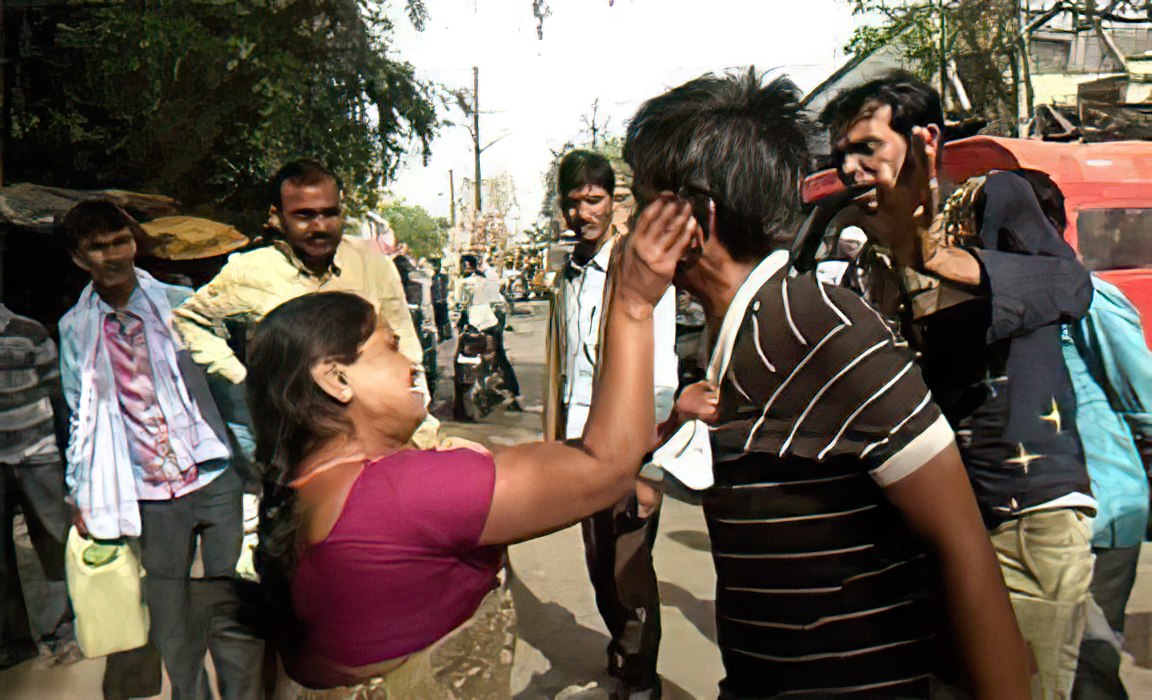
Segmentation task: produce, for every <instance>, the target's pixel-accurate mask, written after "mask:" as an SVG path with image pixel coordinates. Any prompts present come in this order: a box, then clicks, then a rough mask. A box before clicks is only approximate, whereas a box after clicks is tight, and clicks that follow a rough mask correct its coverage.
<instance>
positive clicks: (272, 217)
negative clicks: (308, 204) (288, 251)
mask: <svg viewBox="0 0 1152 700" xmlns="http://www.w3.org/2000/svg"><path fill="white" fill-rule="evenodd" d="M268 226H271V227H272V228H274V229H276V230H277V231H279V232H281V233H283V232H284V225H283V224H281V223H280V210H279V209H277V208H276V205H275V204H273V205H271V206H269V207H268Z"/></svg>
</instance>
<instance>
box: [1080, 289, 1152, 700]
mask: <svg viewBox="0 0 1152 700" xmlns="http://www.w3.org/2000/svg"><path fill="white" fill-rule="evenodd" d="M1092 285H1093V287H1094V288H1095V290H1096V294H1095V296H1094V297H1093V299H1092V306H1091V308H1090V309H1089V310H1088V315H1087V316H1085V317H1084V318H1083V319H1082V320H1081V321H1080V322H1079V323H1077V324H1075V325H1071V326H1067V327H1066V328H1065V333H1064V360H1065V362H1066V363H1067V365H1068V371H1069V372H1070V373H1071V374H1072V385H1073V387H1074V388H1075V391H1076V421H1077V423H1078V424H1079V425H1081V426H1083V427H1084V430H1081V431H1080V441H1081V442H1082V443H1083V445H1084V455H1085V457H1086V458H1087V462H1088V475H1089V476H1090V477H1091V479H1092V492H1093V493H1094V494H1095V495H1096V500H1097V501H1098V502H1099V504H1100V505H1099V510H1098V511H1097V514H1096V519H1095V521H1094V522H1093V524H1092V525H1093V527H1092V530H1093V534H1092V551H1093V553H1095V555H1096V566H1095V569H1094V570H1093V572H1092V587H1091V590H1092V598H1093V599H1094V600H1095V602H1096V607H1095V608H1093V609H1092V610H1091V611H1090V612H1089V616H1088V631H1087V633H1086V634H1085V637H1084V641H1083V643H1082V644H1081V647H1080V665H1079V667H1078V668H1077V669H1076V685H1075V688H1074V691H1073V697H1078V698H1095V697H1109V698H1126V697H1128V695H1127V693H1126V692H1125V691H1124V684H1123V683H1122V682H1121V681H1120V648H1121V640H1122V638H1123V634H1124V608H1125V607H1126V606H1127V604H1128V596H1129V595H1130V594H1131V593H1132V585H1133V584H1134V583H1135V582H1136V565H1137V562H1138V561H1139V558H1140V543H1141V542H1143V541H1144V537H1145V531H1146V529H1147V526H1148V473H1147V468H1148V466H1149V464H1148V457H1149V452H1148V450H1149V448H1152V352H1149V351H1148V346H1147V345H1145V344H1144V332H1143V330H1142V329H1141V327H1140V314H1139V313H1138V312H1137V311H1136V308H1135V307H1134V306H1132V303H1131V302H1129V301H1128V299H1126V298H1125V297H1124V295H1123V294H1122V293H1121V292H1120V290H1119V289H1117V288H1116V287H1114V286H1113V285H1111V284H1109V283H1107V282H1105V281H1104V280H1102V279H1100V278H1099V277H1096V276H1095V275H1093V277H1092ZM1141 448H1143V449H1141ZM1101 613H1102V615H1101ZM1094 623H1095V624H1094ZM1105 623H1106V624H1105Z"/></svg>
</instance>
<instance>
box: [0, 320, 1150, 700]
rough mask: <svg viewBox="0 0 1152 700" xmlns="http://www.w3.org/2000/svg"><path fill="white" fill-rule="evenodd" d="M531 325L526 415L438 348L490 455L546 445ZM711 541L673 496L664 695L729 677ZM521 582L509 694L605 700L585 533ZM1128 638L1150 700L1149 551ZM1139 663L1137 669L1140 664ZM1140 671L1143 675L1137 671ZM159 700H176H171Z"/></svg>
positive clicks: (68, 680)
mask: <svg viewBox="0 0 1152 700" xmlns="http://www.w3.org/2000/svg"><path fill="white" fill-rule="evenodd" d="M517 310H518V311H519V312H526V314H527V315H512V316H509V322H510V324H511V325H512V330H510V331H509V332H507V333H506V334H505V339H506V343H507V347H508V354H509V357H510V358H511V360H512V363H513V364H514V365H515V367H516V372H517V375H518V376H519V379H520V383H521V385H522V387H523V391H524V401H523V403H524V406H525V409H526V410H525V412H524V413H507V412H505V411H504V410H502V409H497V410H496V411H495V412H494V413H493V414H492V415H490V416H488V417H487V418H485V419H484V420H483V421H482V422H481V423H478V424H457V423H453V422H450V421H447V420H446V418H448V417H450V416H451V392H452V381H451V360H452V357H453V353H454V351H455V342H454V341H451V342H448V343H444V344H442V345H441V346H440V352H439V358H440V364H441V367H442V370H441V371H442V373H443V374H442V375H441V376H442V377H443V379H442V381H441V383H440V388H439V390H438V394H439V396H438V400H437V402H436V405H435V407H434V408H435V410H436V413H437V414H438V415H439V416H440V417H441V420H444V428H445V431H446V432H447V433H448V434H450V435H457V436H460V437H465V438H469V439H472V440H476V441H478V442H481V443H484V444H486V445H489V446H491V447H493V448H498V447H501V446H506V445H512V444H516V443H519V442H522V441H525V440H535V439H539V438H540V430H541V427H540V396H541V382H542V378H543V358H544V345H545V328H546V321H547V304H546V303H543V302H530V303H524V304H518V305H517ZM18 544H19V553H20V556H21V561H22V563H23V562H27V565H26V566H24V567H23V568H24V569H26V570H27V571H28V572H29V578H31V579H32V580H31V581H30V582H29V584H27V585H26V594H27V595H28V597H29V598H30V599H32V605H31V606H30V607H31V608H32V611H33V613H32V614H33V617H34V622H35V621H36V620H37V619H38V618H40V617H43V613H44V612H45V611H44V609H43V607H44V606H43V605H42V604H41V605H37V602H36V601H37V600H40V601H42V600H43V593H42V592H43V590H44V587H45V585H47V584H45V583H44V582H43V580H42V576H41V575H40V573H39V569H38V566H37V565H36V564H35V563H34V560H35V557H34V556H33V555H32V552H31V548H30V545H29V543H28V541H27V538H26V536H24V537H21V538H18ZM708 548H709V542H708V534H707V531H706V529H705V526H704V520H703V517H702V516H701V514H700V510H699V508H698V507H696V506H694V505H691V504H689V503H687V502H684V501H681V500H676V499H673V498H667V499H665V501H664V512H663V514H662V516H661V521H660V534H659V537H658V539H657V542H656V552H655V560H656V571H657V575H658V578H659V581H660V594H661V598H662V601H663V605H662V610H661V612H662V621H663V629H664V636H663V642H662V644H661V649H660V664H659V670H660V674H661V676H662V677H663V679H664V697H665V698H668V699H669V700H681V699H684V698H714V697H716V684H717V682H718V681H719V680H720V678H721V677H722V676H723V668H722V666H721V663H720V654H719V652H718V650H717V648H716V645H715V641H714V640H715V638H716V631H715V622H714V617H713V616H714V604H713V599H714V588H715V575H714V573H713V570H712V560H711V557H710V556H709V554H708ZM510 557H511V561H512V567H513V570H514V572H515V584H514V588H513V593H514V597H515V602H516V610H517V618H518V627H519V635H520V640H519V642H518V644H517V647H516V660H515V666H514V670H513V693H514V695H515V697H516V698H517V699H518V700H538V699H541V698H555V697H562V698H582V699H592V698H606V697H607V689H609V688H611V684H610V679H609V678H608V677H607V674H606V673H605V672H604V668H605V662H606V656H605V648H606V646H607V644H608V635H607V631H606V630H605V628H604V625H603V623H602V622H601V620H600V616H599V613H598V612H597V611H596V606H595V603H594V601H593V597H592V587H591V585H590V584H589V583H588V576H587V572H586V570H585V567H584V548H583V543H582V541H581V538H580V530H579V527H570V528H567V529H565V530H562V531H560V532H557V533H554V534H552V535H549V536H547V537H543V538H540V539H537V540H533V541H530V542H525V543H523V544H519V545H515V546H513V547H512V548H511V550H510ZM1128 612H1129V617H1128V639H1127V645H1126V646H1127V648H1128V650H1129V652H1131V653H1130V654H1128V655H1126V660H1125V668H1124V678H1125V682H1126V684H1127V685H1128V690H1129V693H1130V695H1131V697H1133V698H1152V552H1150V551H1149V549H1148V548H1146V550H1145V552H1144V556H1143V557H1142V559H1141V566H1140V577H1139V578H1138V579H1137V582H1136V589H1135V591H1134V593H1133V596H1132V601H1131V603H1130V604H1129V606H1128ZM1137 662H1138V663H1137ZM1138 664H1139V665H1138ZM103 670H104V661H103V660H102V659H92V660H86V661H82V662H80V663H78V664H75V665H73V666H69V667H65V668H56V669H44V668H42V667H41V666H40V665H39V663H38V662H37V661H30V662H27V663H25V664H22V665H21V666H18V667H16V668H14V669H10V670H8V671H6V672H3V673H0V689H2V690H0V697H4V698H8V699H10V700H46V699H54V698H62V699H72V698H76V699H86V698H99V697H100V681H101V678H102V677H103ZM158 697H164V698H166V697H168V694H167V692H165V694H164V695H162V696H158Z"/></svg>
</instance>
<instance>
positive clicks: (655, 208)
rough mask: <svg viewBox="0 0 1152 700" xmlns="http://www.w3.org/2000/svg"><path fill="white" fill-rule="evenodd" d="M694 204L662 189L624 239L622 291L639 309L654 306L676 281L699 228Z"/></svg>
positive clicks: (620, 282) (621, 272)
mask: <svg viewBox="0 0 1152 700" xmlns="http://www.w3.org/2000/svg"><path fill="white" fill-rule="evenodd" d="M698 228H699V227H698V225H697V223H696V219H695V218H693V217H692V205H691V204H690V203H688V202H685V201H683V200H680V199H677V198H676V196H675V195H674V194H672V193H671V192H662V193H661V194H660V196H659V197H657V198H656V200H655V201H653V202H652V203H651V204H649V205H648V206H647V207H645V208H644V211H643V212H642V213H641V214H640V217H639V219H637V221H636V227H635V229H634V230H633V231H632V233H631V234H630V235H629V236H627V237H626V238H625V239H624V251H623V253H624V255H623V261H622V263H621V267H622V269H621V271H620V276H619V278H618V279H619V281H618V285H619V289H618V293H619V295H620V298H621V299H622V300H623V301H624V302H625V303H627V304H629V305H630V307H632V308H634V309H635V310H637V311H638V310H640V309H646V310H647V312H648V313H649V314H650V313H651V311H652V309H653V308H654V307H655V306H656V304H658V303H659V302H660V299H661V297H663V296H664V291H665V290H666V289H668V285H669V284H671V283H672V275H673V274H675V272H676V264H677V263H678V262H680V257H681V256H682V255H683V254H684V250H685V249H686V248H687V247H688V244H689V243H690V242H691V241H692V238H693V236H695V235H696V233H697V231H698Z"/></svg>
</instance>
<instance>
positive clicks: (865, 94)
mask: <svg viewBox="0 0 1152 700" xmlns="http://www.w3.org/2000/svg"><path fill="white" fill-rule="evenodd" d="M883 105H887V106H888V107H890V108H891V109H892V122H891V124H892V130H893V131H896V132H898V133H900V134H903V135H904V137H905V138H908V137H909V136H911V134H912V129H913V128H914V127H917V126H928V125H929V124H935V125H937V126H939V127H940V129H941V130H943V129H944V108H943V107H942V106H941V102H940V93H939V92H937V91H936V89H935V88H933V87H932V86H931V85H929V84H928V83H926V82H924V81H923V80H921V79H919V78H917V77H916V76H914V75H912V74H911V73H908V72H906V71H892V72H889V73H886V74H885V75H883V76H881V77H879V78H876V79H875V80H869V81H868V82H866V83H863V84H861V85H857V86H856V87H851V88H847V89H845V90H842V91H841V92H840V93H839V94H837V95H836V97H834V98H832V101H831V102H829V103H828V104H827V105H826V106H825V107H824V109H823V110H822V111H821V112H820V122H821V123H822V124H824V126H826V127H828V131H829V133H830V134H831V137H832V140H833V141H835V140H836V139H838V138H840V137H841V136H842V135H843V134H844V132H846V131H848V129H849V128H851V127H852V125H853V124H855V123H856V122H857V121H859V120H861V119H863V118H864V117H867V116H869V115H870V114H872V113H873V112H874V111H875V110H876V109H877V108H879V107H881V106H883Z"/></svg>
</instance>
